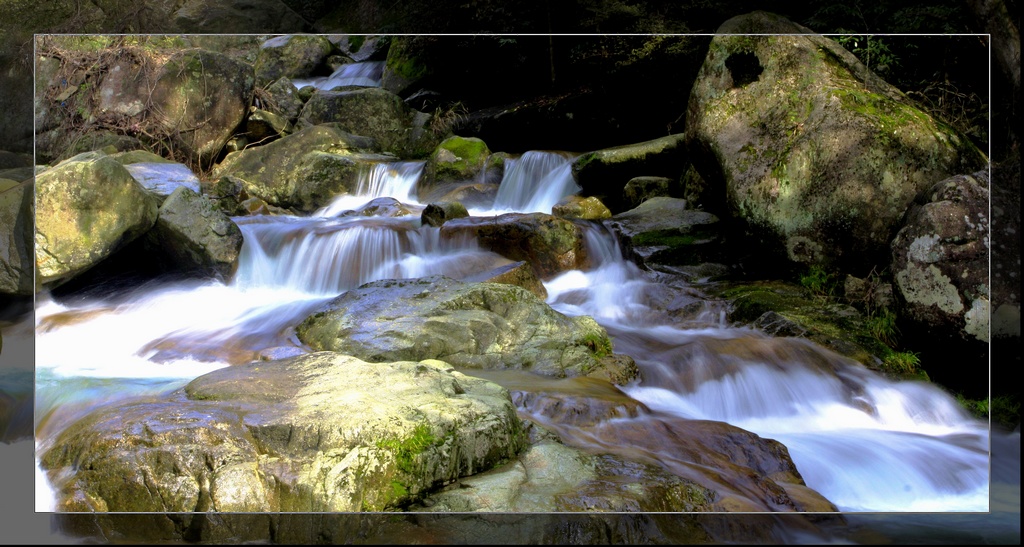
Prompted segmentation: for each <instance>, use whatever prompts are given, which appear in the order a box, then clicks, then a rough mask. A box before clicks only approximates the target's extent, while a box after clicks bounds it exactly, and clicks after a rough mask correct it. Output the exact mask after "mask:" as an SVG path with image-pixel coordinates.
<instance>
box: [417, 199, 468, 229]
mask: <svg viewBox="0 0 1024 547" xmlns="http://www.w3.org/2000/svg"><path fill="white" fill-rule="evenodd" d="M468 216H469V212H468V211H466V206H465V205H463V204H462V203H460V202H458V201H447V202H444V203H431V204H429V205H427V206H426V208H424V209H423V215H422V216H421V217H420V218H421V220H422V222H423V224H424V225H425V226H433V227H435V228H439V227H441V225H442V224H444V223H445V222H446V221H448V220H451V219H455V218H464V217H468Z"/></svg>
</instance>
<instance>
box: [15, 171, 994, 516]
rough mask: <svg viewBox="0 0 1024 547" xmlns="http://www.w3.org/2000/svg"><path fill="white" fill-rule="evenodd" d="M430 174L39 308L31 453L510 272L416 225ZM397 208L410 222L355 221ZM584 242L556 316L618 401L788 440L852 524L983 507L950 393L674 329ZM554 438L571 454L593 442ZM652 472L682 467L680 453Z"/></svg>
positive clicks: (505, 195)
mask: <svg viewBox="0 0 1024 547" xmlns="http://www.w3.org/2000/svg"><path fill="white" fill-rule="evenodd" d="M568 165H569V156H567V155H566V154H561V153H554V152H530V153H527V154H524V155H523V156H522V157H521V158H518V159H516V160H514V161H512V162H511V163H510V164H509V165H508V166H507V169H506V174H505V177H504V179H503V181H502V183H501V186H500V190H499V193H498V196H497V198H496V200H495V204H494V206H493V209H492V210H490V211H473V214H475V215H481V214H498V213H501V212H505V211H519V212H534V211H540V212H548V213H549V212H550V211H551V207H552V206H553V205H554V204H555V203H557V201H558V200H560V199H561V198H563V197H565V196H566V195H568V194H572V193H574V192H577V191H578V187H576V186H575V183H574V182H573V181H572V177H571V174H570V173H569V169H568ZM422 167H423V164H422V162H393V163H381V164H378V165H377V166H375V167H374V168H373V169H371V170H368V171H367V172H366V175H365V180H364V182H363V184H362V185H361V186H360V187H359V189H358V191H357V192H356V195H345V196H338V197H337V199H336V200H335V201H334V202H333V203H331V204H329V205H327V206H326V207H324V208H323V209H321V210H320V211H318V212H316V213H315V214H313V215H311V216H309V217H292V216H253V217H238V218H235V219H234V220H235V221H236V222H237V223H238V225H239V227H240V228H241V229H242V232H243V235H244V237H245V243H244V245H243V249H242V253H241V259H240V264H239V269H238V273H237V274H236V277H235V278H234V280H233V281H232V282H231V283H230V284H223V283H219V282H214V281H191V282H180V281H179V282H174V283H156V282H154V283H153V284H150V285H145V286H143V287H140V288H138V289H135V290H133V291H132V292H130V293H127V294H119V295H118V296H117V297H106V298H78V299H65V300H63V301H59V302H58V301H55V300H53V299H49V298H41V299H40V300H39V302H38V304H37V310H36V369H35V371H36V372H35V374H36V445H37V453H41V451H42V450H44V449H46V448H47V447H48V446H50V445H51V444H52V443H53V442H54V439H55V438H56V436H57V434H58V433H59V432H60V431H61V429H63V428H64V427H66V426H67V425H68V424H69V423H70V422H71V421H73V420H75V419H77V418H80V417H82V416H84V415H85V414H87V413H88V412H89V411H90V409H94V408H97V407H99V406H101V405H108V404H117V403H119V402H123V401H125V400H128V399H130V398H132V397H137V396H145V395H151V394H155V393H163V392H168V391H171V390H174V389H177V388H179V387H181V386H183V385H184V384H186V383H187V382H189V381H190V380H192V379H193V378H195V377H197V376H199V375H201V374H204V373H206V372H209V371H212V370H215V369H218V368H220V367H225V366H230V365H233V364H240V363H245V362H249V361H251V360H252V359H256V358H260V357H264V358H274V357H284V356H288V355H294V354H297V353H300V352H302V351H304V350H303V349H302V344H301V343H300V342H299V341H298V339H297V338H296V337H295V335H294V331H293V329H294V326H295V325H297V324H298V323H299V322H300V321H301V320H302V319H303V318H304V317H306V316H307V315H308V314H310V313H311V312H312V311H313V310H314V309H316V308H317V307H318V306H320V305H321V304H322V303H324V302H326V301H328V300H329V299H331V298H333V297H335V296H337V295H338V294H340V293H342V292H344V291H346V290H349V289H352V288H355V287H357V286H359V285H361V284H363V283H366V282H369V281H373V280H378V279H387V278H414V277H420V276H426V275H435V274H444V275H448V276H451V277H454V278H466V277H469V276H471V275H474V274H478V273H480V272H484V271H488V270H490V269H493V268H495V267H497V266H500V265H503V264H507V263H509V262H510V261H509V260H507V259H504V258H502V257H500V256H498V255H497V254H495V253H493V252H490V251H487V250H485V249H483V248H481V247H479V246H478V245H477V243H476V242H475V241H472V240H465V241H451V240H443V239H442V238H441V237H440V233H439V229H438V228H432V227H429V226H422V225H421V223H420V219H419V214H418V211H419V210H421V209H422V207H423V206H424V205H425V204H422V203H417V201H416V198H415V185H416V182H417V180H418V179H419V177H420V175H421V172H422ZM386 197H393V198H396V199H397V200H398V201H400V202H402V203H403V204H405V205H406V207H408V208H409V209H410V210H411V211H413V212H414V214H411V215H405V216H393V217H392V216H373V215H371V216H363V215H359V214H350V213H349V212H350V211H353V210H355V209H359V208H361V207H363V206H364V205H366V204H368V203H374V200H379V199H380V198H386ZM587 233H588V245H589V252H590V255H591V256H592V257H597V258H596V259H595V260H593V262H594V265H593V267H592V268H591V269H590V270H588V271H570V272H566V273H564V274H562V275H560V276H558V277H556V278H554V279H551V280H550V281H548V282H546V283H545V287H546V288H547V290H548V293H549V297H548V303H549V304H550V305H551V306H553V307H554V308H555V309H557V310H559V311H560V312H562V313H565V314H567V315H580V314H585V315H590V316H592V317H594V318H595V319H596V320H597V321H598V322H599V323H600V324H601V325H602V326H604V327H605V328H606V329H607V330H608V332H609V334H610V335H611V336H612V339H613V342H614V350H615V352H616V353H622V354H627V355H630V356H632V357H633V358H634V359H635V360H636V361H637V364H638V366H639V367H640V371H641V379H640V380H638V381H635V382H633V383H631V384H630V385H626V386H620V387H621V389H622V390H623V391H624V392H625V393H626V394H628V395H629V396H630V397H632V398H634V399H636V400H638V401H640V402H642V403H644V404H645V405H647V407H648V408H649V409H651V410H652V411H653V413H654V414H656V415H658V416H671V417H677V418H685V419H692V420H710V421H717V422H726V423H728V424H732V425H734V426H737V427H740V428H743V429H746V430H748V431H751V432H754V433H756V434H758V435H760V436H762V437H766V438H771V439H775V440H778V441H780V442H782V443H783V444H785V445H786V446H787V447H788V449H789V452H790V455H791V457H792V458H793V461H794V462H795V464H796V466H797V468H798V470H799V472H800V473H801V474H802V475H803V477H804V479H805V481H806V483H807V485H808V486H809V487H810V488H813V489H815V490H817V491H818V492H820V493H821V494H823V495H824V496H825V497H826V498H828V499H829V500H830V501H832V502H833V503H834V504H835V505H836V506H837V507H838V508H839V509H840V510H842V511H865V512H888V511H900V512H905V511H913V512H918V511H921V512H984V511H987V510H988V509H989V436H990V433H989V430H988V425H987V424H986V423H984V422H981V421H978V420H975V419H973V418H971V417H970V416H969V415H968V414H967V413H966V412H965V411H963V410H962V409H961V408H960V407H959V406H958V405H957V404H956V402H955V401H954V400H953V399H952V398H951V397H950V396H948V395H947V394H946V393H945V392H944V391H942V390H940V389H939V388H937V387H935V386H932V385H928V384H923V383H916V382H893V381H890V380H887V379H885V378H883V377H882V376H879V375H877V374H875V373H873V372H871V371H870V370H868V369H867V368H865V367H863V366H861V365H859V364H858V363H855V362H852V361H850V360H847V359H845V358H842V357H840V356H837V355H835V354H833V353H831V352H829V351H827V350H825V349H823V348H821V347H818V346H816V345H814V344H812V343H810V342H808V341H806V340H804V339H797V338H771V337H768V336H766V335H764V334H762V333H760V332H758V331H755V330H752V329H749V328H743V327H733V326H729V325H725V324H724V323H723V318H724V315H723V314H722V313H721V311H716V310H715V309H714V308H713V307H709V308H708V309H707V311H706V312H705V313H703V314H698V315H697V316H695V317H696V319H692V318H691V319H690V320H685V321H684V320H680V319H674V318H672V317H671V316H669V315H667V314H665V313H663V311H662V310H659V309H658V308H657V306H656V305H655V304H653V303H652V298H651V295H652V294H653V293H654V292H655V290H656V289H657V284H656V283H655V282H654V281H653V280H652V279H651V278H649V277H648V275H647V274H646V273H645V272H644V271H642V270H640V269H639V268H638V267H636V266H635V265H633V264H632V263H630V262H628V261H626V260H624V259H623V258H622V253H621V252H620V250H619V249H618V247H617V245H616V243H615V239H614V236H613V235H612V234H611V233H610V232H609V231H608V230H607V229H604V228H603V227H602V226H601V225H600V224H597V223H595V224H594V225H593V227H592V229H589V230H588V232H587ZM537 381H538V382H539V381H542V380H537ZM520 410H521V411H522V412H524V413H526V414H529V413H530V412H531V410H530V409H529V408H520ZM629 419H632V420H649V419H652V418H651V415H649V414H644V415H641V416H637V417H633V418H628V419H627V420H629ZM560 432H562V433H564V434H565V435H567V436H569V437H571V438H567V439H566V441H567V442H571V443H578V444H581V445H586V444H587V443H593V442H595V441H594V440H593V439H591V438H589V437H587V436H585V435H582V434H580V435H579V436H576V437H573V435H574V434H573V433H572V431H571V430H569V429H566V430H560ZM605 442H609V444H610V445H614V444H615V442H614V441H608V440H607V439H606V440H605ZM602 446H603V445H602ZM654 457H655V458H660V459H661V460H662V462H663V463H665V465H666V466H667V467H668V468H669V469H674V467H673V462H672V455H671V454H660V455H658V454H655V455H654ZM37 473H38V477H37V478H38V483H39V485H40V487H39V488H37V497H36V503H37V509H38V510H40V511H49V510H52V509H53V496H52V494H50V493H49V491H48V488H47V485H48V484H49V483H50V482H51V481H54V480H59V479H60V478H59V477H47V476H45V475H44V473H43V472H42V471H41V470H39V469H38V468H37Z"/></svg>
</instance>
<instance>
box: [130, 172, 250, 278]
mask: <svg viewBox="0 0 1024 547" xmlns="http://www.w3.org/2000/svg"><path fill="white" fill-rule="evenodd" d="M146 238H147V243H149V244H150V245H151V247H152V248H153V249H154V250H155V252H157V253H158V256H159V258H160V260H161V262H163V263H164V265H165V269H166V270H168V271H173V272H183V273H188V274H191V275H199V276H210V277H215V278H217V279H220V280H222V281H225V282H227V281H230V280H231V278H232V276H234V274H235V271H236V270H237V269H238V255H239V253H240V252H241V249H242V231H241V230H240V229H239V228H238V226H237V225H235V223H234V222H233V221H232V220H231V219H230V218H228V217H227V215H225V214H224V213H223V212H222V211H221V210H220V209H218V208H217V206H216V205H215V204H214V203H213V202H212V201H210V200H209V199H206V198H205V197H204V196H202V195H201V194H199V193H197V192H195V191H193V190H191V189H189V188H186V187H179V188H177V189H176V190H174V191H173V192H172V193H171V195H170V196H168V197H167V199H166V200H164V202H163V204H162V205H161V206H160V209H159V210H158V211H157V219H156V225H155V226H154V227H153V229H152V230H150V231H149V232H148V233H147V234H146Z"/></svg>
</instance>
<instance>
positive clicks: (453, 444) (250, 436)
mask: <svg viewBox="0 0 1024 547" xmlns="http://www.w3.org/2000/svg"><path fill="white" fill-rule="evenodd" d="M524 446H525V437H524V435H523V432H522V425H521V422H520V420H519V418H518V417H517V416H516V412H515V407H514V406H513V405H512V402H511V400H510V398H509V394H508V392H507V391H506V390H504V389H503V388H501V387H499V386H497V385H495V384H493V383H490V382H487V381H485V380H481V379H478V378H473V377H469V376H465V375H462V374H460V373H458V372H455V371H454V370H453V369H452V367H451V366H449V365H447V364H446V363H442V362H439V361H423V362H395V363H367V362H364V361H360V360H359V359H356V358H354V357H350V356H345V355H338V354H334V353H330V352H320V353H313V354H309V355H304V356H299V357H294V358H290V359H284V360H280V361H271V362H266V361H255V362H252V363H250V364H247V365H239V366H235V367H228V368H224V369H220V370H218V371H214V372H212V373H209V374H206V375H203V376H200V377H199V378H196V379H195V380H193V381H192V382H191V383H189V384H188V385H187V386H185V388H183V389H181V390H178V391H176V392H173V393H171V394H168V395H165V396H162V397H156V398H153V399H150V400H141V401H135V402H132V403H126V404H121V405H116V406H108V407H105V408H101V409H99V410H97V411H95V412H93V413H92V414H90V415H88V416H86V417H85V418H83V419H82V420H80V421H78V422H77V423H75V424H73V425H71V426H70V427H69V428H67V429H66V430H65V431H64V432H62V433H61V434H60V436H59V438H58V439H57V441H56V442H55V443H54V445H53V448H51V449H49V450H46V451H45V452H43V453H42V459H41V466H42V467H43V468H44V469H47V470H49V471H50V472H51V473H52V475H51V476H53V477H57V476H66V477H67V478H66V480H63V481H57V484H58V501H57V504H58V508H59V509H60V510H61V511H103V512H106V511H111V512H115V511H128V512H142V511H146V512H151V511H155V512H173V513H187V512H193V511H194V512H219V513H227V512H266V511H282V512H302V511H305V512H339V511H340V512H353V511H382V510H395V509H399V508H401V507H403V506H405V505H408V504H409V503H411V502H413V501H416V500H418V499H421V498H422V497H423V496H424V495H425V493H427V492H429V491H430V490H431V489H434V488H436V487H438V486H440V485H444V484H446V483H450V482H452V481H454V480H456V479H458V478H460V477H463V476H466V475H471V474H474V473H479V472H481V471H485V470H487V469H489V468H491V467H494V466H495V465H497V464H500V463H503V462H504V461H507V460H508V459H510V458H513V457H515V456H516V455H517V454H518V453H519V452H520V451H521V450H522V449H523V448H524ZM185 518H186V519H187V518H188V517H185Z"/></svg>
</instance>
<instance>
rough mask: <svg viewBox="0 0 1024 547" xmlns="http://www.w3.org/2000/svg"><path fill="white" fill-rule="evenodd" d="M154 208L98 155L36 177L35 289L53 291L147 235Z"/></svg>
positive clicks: (112, 161)
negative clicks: (141, 236) (52, 289)
mask: <svg viewBox="0 0 1024 547" xmlns="http://www.w3.org/2000/svg"><path fill="white" fill-rule="evenodd" d="M156 216H157V205H156V200H155V199H154V198H152V197H151V196H150V195H149V193H148V192H146V190H145V189H143V188H142V186H141V185H140V184H139V183H138V182H136V181H135V179H134V178H132V175H131V173H129V172H128V170H127V169H125V167H124V166H123V165H121V163H120V162H118V161H117V160H115V159H113V158H111V157H109V156H107V155H106V154H103V153H101V152H89V153H86V154H80V155H78V156H75V157H73V158H70V159H68V160H66V161H63V162H61V163H59V164H57V165H55V166H54V167H52V168H50V169H48V170H46V171H43V172H42V173H40V174H39V175H38V176H37V177H36V233H35V242H36V252H35V256H36V288H37V290H38V289H40V288H49V287H55V286H57V285H59V284H61V283H63V282H65V281H67V280H68V279H70V278H72V277H74V276H75V275H78V274H80V273H82V272H84V271H85V270H88V269H89V268H91V267H93V266H94V265H96V264H97V263H98V262H99V261H101V260H103V259H104V258H106V257H107V256H109V255H110V254H112V253H113V252H114V251H116V250H117V249H120V248H121V247H124V246H125V245H126V244H128V243H130V242H131V241H132V240H134V239H135V238H137V237H139V236H140V235H142V234H143V233H145V232H146V231H147V230H149V229H150V228H151V227H152V226H153V224H154V223H155V222H156Z"/></svg>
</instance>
